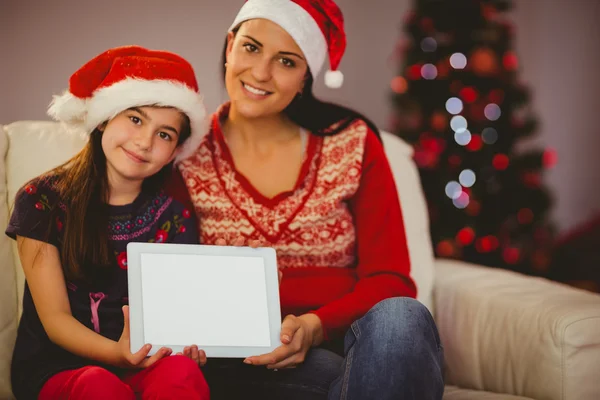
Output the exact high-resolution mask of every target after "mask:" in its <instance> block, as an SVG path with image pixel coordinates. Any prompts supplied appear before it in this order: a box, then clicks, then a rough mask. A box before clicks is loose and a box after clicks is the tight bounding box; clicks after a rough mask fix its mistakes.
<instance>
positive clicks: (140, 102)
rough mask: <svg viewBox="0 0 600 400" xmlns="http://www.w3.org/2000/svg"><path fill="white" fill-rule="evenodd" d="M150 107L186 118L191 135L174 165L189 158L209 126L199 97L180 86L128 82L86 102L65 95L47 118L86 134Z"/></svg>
mask: <svg viewBox="0 0 600 400" xmlns="http://www.w3.org/2000/svg"><path fill="white" fill-rule="evenodd" d="M152 105H157V106H163V107H174V108H177V109H179V110H181V111H182V112H183V113H185V114H186V115H187V116H188V118H189V119H190V128H191V135H190V137H189V138H188V139H187V140H186V141H185V142H184V143H183V145H182V146H181V147H180V148H179V150H178V153H177V156H176V157H175V162H179V161H182V160H184V159H186V158H188V157H190V156H191V155H193V154H194V152H195V151H196V149H197V148H198V146H199V145H200V142H201V141H202V138H203V137H204V136H205V135H206V133H207V132H208V126H209V122H208V118H206V108H205V107H204V102H203V101H202V96H201V95H200V94H198V93H197V92H196V91H194V90H192V89H190V88H189V87H188V86H186V85H184V84H182V83H180V82H176V81H169V80H143V79H134V78H128V79H125V80H122V81H120V82H116V83H114V84H112V85H111V86H107V87H104V88H100V89H98V90H96V91H95V92H94V94H93V95H92V97H90V98H88V99H80V98H77V97H75V96H73V94H71V93H70V92H68V91H67V92H65V93H64V94H63V95H61V96H54V99H53V100H52V103H51V104H50V107H49V108H48V115H50V116H51V117H52V118H54V119H55V120H58V121H62V122H65V123H67V124H69V125H75V126H80V127H82V128H83V129H84V130H85V131H86V132H88V133H89V132H92V131H93V130H94V129H95V128H96V127H97V126H98V125H100V124H101V123H103V122H106V121H109V120H111V119H112V118H114V117H115V116H116V115H117V114H119V113H121V112H123V111H125V110H127V109H129V108H132V107H142V106H152Z"/></svg>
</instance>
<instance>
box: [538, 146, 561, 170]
mask: <svg viewBox="0 0 600 400" xmlns="http://www.w3.org/2000/svg"><path fill="white" fill-rule="evenodd" d="M557 162H558V155H557V154H556V150H554V149H546V150H545V151H544V154H543V155H542V164H543V165H544V168H552V167H554V166H555V165H556V163H557Z"/></svg>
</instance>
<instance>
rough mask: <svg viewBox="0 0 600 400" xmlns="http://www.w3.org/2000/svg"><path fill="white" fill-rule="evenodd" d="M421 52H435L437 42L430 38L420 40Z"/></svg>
mask: <svg viewBox="0 0 600 400" xmlns="http://www.w3.org/2000/svg"><path fill="white" fill-rule="evenodd" d="M421 50H423V51H424V52H426V53H433V52H434V51H436V50H437V42H436V41H435V39H434V38H432V37H426V38H424V39H423V40H421Z"/></svg>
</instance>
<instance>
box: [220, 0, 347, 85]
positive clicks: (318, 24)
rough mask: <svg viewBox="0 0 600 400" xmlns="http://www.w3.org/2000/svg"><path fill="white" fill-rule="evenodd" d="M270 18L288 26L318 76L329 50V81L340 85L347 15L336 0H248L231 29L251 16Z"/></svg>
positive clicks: (326, 74) (309, 65)
mask: <svg viewBox="0 0 600 400" xmlns="http://www.w3.org/2000/svg"><path fill="white" fill-rule="evenodd" d="M257 18H262V19H267V20H269V21H272V22H275V23H276V24H277V25H279V26H281V27H282V28H283V29H285V30H286V32H287V33H289V34H290V36H291V37H292V38H293V39H294V40H295V41H296V43H297V44H298V46H299V47H300V49H301V50H302V52H303V53H304V56H305V57H306V61H307V63H308V67H309V68H310V71H311V73H312V75H313V77H316V76H317V75H318V74H319V72H320V71H321V68H322V66H323V64H324V62H325V56H326V55H327V54H329V64H330V70H329V71H327V72H326V73H325V84H326V85H327V86H328V87H330V88H339V87H340V86H342V83H343V82H344V76H343V75H342V73H341V72H340V71H338V70H337V69H338V66H339V64H340V60H341V59H342V56H343V55H344V50H345V49H346V33H345V32H344V17H343V16H342V12H341V10H340V9H339V7H338V6H337V5H336V4H335V3H334V2H333V0H248V1H246V3H245V4H244V5H243V6H242V8H241V9H240V12H239V13H238V15H237V17H236V18H235V20H234V21H233V24H232V25H231V27H230V28H229V30H233V29H234V28H235V27H237V26H238V25H239V24H240V23H242V22H244V21H247V20H250V19H257Z"/></svg>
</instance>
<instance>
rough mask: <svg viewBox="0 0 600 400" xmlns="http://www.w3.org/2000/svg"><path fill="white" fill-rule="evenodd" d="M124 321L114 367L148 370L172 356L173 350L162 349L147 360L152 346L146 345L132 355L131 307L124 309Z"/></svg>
mask: <svg viewBox="0 0 600 400" xmlns="http://www.w3.org/2000/svg"><path fill="white" fill-rule="evenodd" d="M123 319H124V326H123V333H121V337H120V338H119V341H118V342H117V346H116V357H115V362H114V365H116V366H117V367H122V368H148V367H149V366H151V365H152V364H154V363H155V362H157V361H158V360H160V359H161V358H164V357H168V356H170V355H171V353H172V350H171V349H169V348H167V347H162V348H161V349H160V350H158V351H157V352H156V354H154V355H153V356H151V357H148V358H146V357H147V356H148V353H149V352H150V350H151V349H152V346H151V345H149V344H145V345H144V346H143V347H142V348H141V349H140V350H139V351H138V352H137V353H131V347H130V340H129V306H124V307H123Z"/></svg>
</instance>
